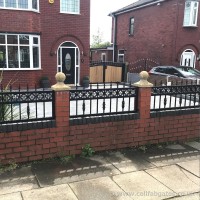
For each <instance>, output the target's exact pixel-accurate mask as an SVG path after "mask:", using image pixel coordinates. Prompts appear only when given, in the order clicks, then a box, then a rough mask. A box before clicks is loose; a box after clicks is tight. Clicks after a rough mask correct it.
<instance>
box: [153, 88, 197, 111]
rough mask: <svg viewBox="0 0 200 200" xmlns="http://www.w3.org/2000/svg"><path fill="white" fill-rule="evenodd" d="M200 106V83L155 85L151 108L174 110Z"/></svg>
mask: <svg viewBox="0 0 200 200" xmlns="http://www.w3.org/2000/svg"><path fill="white" fill-rule="evenodd" d="M197 107H200V85H182V86H160V87H153V88H152V94H151V110H152V111H156V110H157V111H158V110H173V109H185V108H197Z"/></svg>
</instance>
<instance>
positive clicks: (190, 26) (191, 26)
mask: <svg viewBox="0 0 200 200" xmlns="http://www.w3.org/2000/svg"><path fill="white" fill-rule="evenodd" d="M183 28H198V26H193V25H189V26H184V25H183Z"/></svg>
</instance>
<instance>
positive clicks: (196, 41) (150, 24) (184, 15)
mask: <svg viewBox="0 0 200 200" xmlns="http://www.w3.org/2000/svg"><path fill="white" fill-rule="evenodd" d="M198 9H199V1H198V0H139V1H137V2H135V3H133V4H131V5H129V6H126V7H124V8H122V9H119V10H117V11H115V12H112V13H111V14H110V16H112V18H113V24H112V40H113V44H114V60H115V61H117V60H122V59H123V60H124V61H125V62H129V63H133V62H135V61H136V60H138V59H143V58H150V59H153V60H155V61H158V62H159V63H161V64H162V65H183V66H192V67H195V68H197V69H200V15H199V12H198Z"/></svg>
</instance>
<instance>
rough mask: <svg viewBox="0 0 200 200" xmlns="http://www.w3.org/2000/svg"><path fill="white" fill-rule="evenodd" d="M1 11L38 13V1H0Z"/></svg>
mask: <svg viewBox="0 0 200 200" xmlns="http://www.w3.org/2000/svg"><path fill="white" fill-rule="evenodd" d="M0 8H1V9H12V10H27V11H37V12H38V11H39V0H0Z"/></svg>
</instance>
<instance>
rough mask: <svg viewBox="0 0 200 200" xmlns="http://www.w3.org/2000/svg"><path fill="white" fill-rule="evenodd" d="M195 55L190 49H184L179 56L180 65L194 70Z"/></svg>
mask: <svg viewBox="0 0 200 200" xmlns="http://www.w3.org/2000/svg"><path fill="white" fill-rule="evenodd" d="M195 62H196V54H195V52H194V51H193V50H191V49H186V50H185V51H183V53H182V54H181V59H180V65H181V66H188V67H194V68H195Z"/></svg>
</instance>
